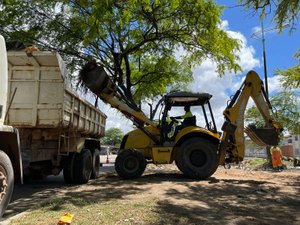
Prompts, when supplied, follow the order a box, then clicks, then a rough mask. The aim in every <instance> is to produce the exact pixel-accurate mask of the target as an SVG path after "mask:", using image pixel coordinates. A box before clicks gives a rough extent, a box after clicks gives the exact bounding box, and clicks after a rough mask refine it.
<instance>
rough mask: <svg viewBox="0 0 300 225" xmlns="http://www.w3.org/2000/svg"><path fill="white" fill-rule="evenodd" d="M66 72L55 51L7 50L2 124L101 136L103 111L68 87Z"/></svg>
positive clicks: (104, 118) (104, 116) (103, 124)
mask: <svg viewBox="0 0 300 225" xmlns="http://www.w3.org/2000/svg"><path fill="white" fill-rule="evenodd" d="M67 73H68V72H67V69H66V66H65V64H64V62H63V60H62V58H61V57H60V55H59V54H58V53H55V52H48V51H47V52H45V51H36V52H33V53H32V56H28V55H27V54H26V53H25V52H23V51H9V52H8V81H9V82H8V106H9V105H10V107H9V111H8V114H7V117H6V124H9V125H11V126H14V127H17V128H41V129H43V128H54V129H56V128H57V129H61V128H64V129H65V128H68V129H70V130H74V131H77V132H79V133H82V134H85V135H88V136H92V137H101V136H103V135H104V128H105V122H106V115H105V114H104V113H103V112H101V111H100V110H98V109H96V108H95V107H94V106H93V105H91V104H90V103H89V102H87V101H86V100H85V99H83V98H81V97H79V95H78V94H76V93H75V92H74V91H72V90H71V81H70V79H69V77H68V74H67Z"/></svg>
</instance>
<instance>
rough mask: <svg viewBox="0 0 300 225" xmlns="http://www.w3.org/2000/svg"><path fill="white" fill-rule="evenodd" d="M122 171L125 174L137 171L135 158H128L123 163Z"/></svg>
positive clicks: (137, 164) (137, 165) (137, 162)
mask: <svg viewBox="0 0 300 225" xmlns="http://www.w3.org/2000/svg"><path fill="white" fill-rule="evenodd" d="M123 165H124V169H125V170H126V171H127V172H134V171H136V170H137V169H138V167H139V161H138V159H137V158H135V157H133V156H130V157H128V158H127V159H126V160H125V161H124V164H123Z"/></svg>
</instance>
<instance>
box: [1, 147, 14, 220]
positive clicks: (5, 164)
mask: <svg viewBox="0 0 300 225" xmlns="http://www.w3.org/2000/svg"><path fill="white" fill-rule="evenodd" d="M13 189H14V171H13V167H12V164H11V161H10V159H9V157H8V155H7V154H6V153H5V152H3V151H1V150H0V218H1V217H2V215H3V213H4V211H5V209H6V207H7V205H8V203H9V201H10V198H11V195H12V193H13Z"/></svg>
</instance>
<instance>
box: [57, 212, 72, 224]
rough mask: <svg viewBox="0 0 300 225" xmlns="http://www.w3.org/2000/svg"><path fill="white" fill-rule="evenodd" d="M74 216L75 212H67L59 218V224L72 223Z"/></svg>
mask: <svg viewBox="0 0 300 225" xmlns="http://www.w3.org/2000/svg"><path fill="white" fill-rule="evenodd" d="M73 217H74V215H73V214H70V213H66V214H65V215H63V216H62V217H61V218H60V219H59V221H58V223H57V225H66V224H71V222H72V219H73Z"/></svg>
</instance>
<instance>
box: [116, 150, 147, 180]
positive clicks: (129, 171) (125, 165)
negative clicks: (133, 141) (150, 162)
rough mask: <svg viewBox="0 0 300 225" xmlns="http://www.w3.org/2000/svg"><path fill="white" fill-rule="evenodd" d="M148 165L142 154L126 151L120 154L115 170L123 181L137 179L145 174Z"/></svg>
mask: <svg viewBox="0 0 300 225" xmlns="http://www.w3.org/2000/svg"><path fill="white" fill-rule="evenodd" d="M146 165H147V162H146V159H145V157H144V156H143V154H142V153H140V152H138V151H134V150H131V149H126V150H123V151H121V152H120V153H119V154H118V156H117V158H116V162H115V170H116V172H117V173H118V175H119V176H120V177H121V178H123V179H136V178H139V177H140V176H141V175H142V174H143V173H144V171H145V169H146Z"/></svg>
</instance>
